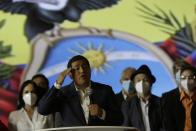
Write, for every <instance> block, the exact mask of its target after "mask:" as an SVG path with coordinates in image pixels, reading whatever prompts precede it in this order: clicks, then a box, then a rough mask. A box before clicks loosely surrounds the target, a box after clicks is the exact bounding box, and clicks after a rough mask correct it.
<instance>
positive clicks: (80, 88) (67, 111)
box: [38, 55, 120, 126]
mask: <svg viewBox="0 0 196 131" xmlns="http://www.w3.org/2000/svg"><path fill="white" fill-rule="evenodd" d="M67 67H68V68H67V69H66V70H65V71H63V72H61V73H60V75H59V77H58V79H57V81H56V83H55V84H54V86H53V87H52V88H51V89H50V90H49V91H48V92H47V93H46V94H45V95H44V96H43V97H42V99H41V100H40V102H39V107H38V111H39V112H40V113H41V114H43V115H47V114H51V113H54V112H59V113H60V115H61V117H62V119H63V125H64V126H86V125H102V126H104V125H115V123H116V122H117V121H118V120H117V119H118V118H119V116H118V115H120V110H119V109H118V108H117V106H115V103H116V101H115V94H114V92H113V91H112V88H111V87H110V86H108V85H104V84H100V83H96V82H93V81H91V80H90V79H91V70H90V64H89V62H88V60H87V59H86V58H85V57H83V56H80V55H78V56H74V57H73V58H71V59H70V61H69V62H68V66H67ZM68 74H69V76H70V78H71V79H72V80H73V82H72V83H71V84H69V85H67V86H65V87H62V88H61V85H62V84H63V82H64V80H65V78H66V76H67V75H68Z"/></svg>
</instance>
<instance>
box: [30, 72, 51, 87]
mask: <svg viewBox="0 0 196 131" xmlns="http://www.w3.org/2000/svg"><path fill="white" fill-rule="evenodd" d="M38 77H42V78H43V79H44V80H45V82H46V85H47V87H48V88H49V81H48V78H46V76H45V75H44V74H36V75H34V76H33V77H32V80H34V79H35V78H38Z"/></svg>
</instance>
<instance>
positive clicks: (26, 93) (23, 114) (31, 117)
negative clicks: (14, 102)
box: [8, 80, 53, 131]
mask: <svg viewBox="0 0 196 131" xmlns="http://www.w3.org/2000/svg"><path fill="white" fill-rule="evenodd" d="M38 101H39V97H38V88H37V86H36V84H35V83H34V82H33V81H31V80H27V81H25V82H24V83H23V84H22V86H21V89H20V92H19V99H18V103H19V105H18V110H16V111H13V112H11V113H10V115H9V118H8V128H9V130H10V131H34V130H36V129H44V128H52V127H53V116H52V115H48V116H43V115H41V114H39V113H38V112H37V103H38Z"/></svg>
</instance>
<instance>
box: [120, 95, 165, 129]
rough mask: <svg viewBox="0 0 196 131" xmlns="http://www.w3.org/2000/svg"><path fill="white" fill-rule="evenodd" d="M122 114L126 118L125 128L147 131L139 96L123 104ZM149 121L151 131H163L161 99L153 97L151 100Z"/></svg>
mask: <svg viewBox="0 0 196 131" xmlns="http://www.w3.org/2000/svg"><path fill="white" fill-rule="evenodd" d="M122 112H123V116H124V122H123V125H124V126H133V127H137V128H138V129H140V131H145V127H144V123H143V118H142V110H141V106H140V99H139V98H138V96H137V95H135V96H133V97H131V98H130V99H128V100H127V101H125V102H123V104H122ZM148 116H149V121H150V128H151V131H160V130H162V119H161V105H160V98H158V97H156V96H154V95H151V97H150V99H149V115H148Z"/></svg>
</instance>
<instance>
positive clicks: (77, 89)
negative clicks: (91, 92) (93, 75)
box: [74, 82, 91, 91]
mask: <svg viewBox="0 0 196 131" xmlns="http://www.w3.org/2000/svg"><path fill="white" fill-rule="evenodd" d="M74 87H75V89H76V91H82V90H80V89H79V88H77V85H76V84H75V83H74ZM86 88H91V82H90V84H89V86H87V87H86ZM86 88H85V90H84V91H86Z"/></svg>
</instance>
